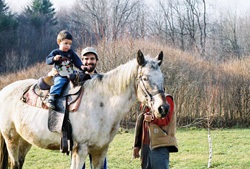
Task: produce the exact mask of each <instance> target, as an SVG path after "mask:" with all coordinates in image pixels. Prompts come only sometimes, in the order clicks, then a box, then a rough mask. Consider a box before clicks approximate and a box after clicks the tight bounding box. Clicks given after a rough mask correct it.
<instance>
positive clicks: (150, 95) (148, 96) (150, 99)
mask: <svg viewBox="0 0 250 169" xmlns="http://www.w3.org/2000/svg"><path fill="white" fill-rule="evenodd" d="M142 67H143V66H139V69H138V73H139V76H138V78H137V80H139V85H140V87H141V89H142V91H143V93H144V95H145V98H146V101H147V102H148V105H150V106H152V104H153V96H155V95H157V94H164V91H163V90H157V91H155V92H152V93H150V92H149V91H148V89H147V88H146V86H145V84H144V82H143V80H142Z"/></svg>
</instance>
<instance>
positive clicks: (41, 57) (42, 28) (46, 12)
mask: <svg viewBox="0 0 250 169" xmlns="http://www.w3.org/2000/svg"><path fill="white" fill-rule="evenodd" d="M18 21H19V23H20V27H19V36H20V49H21V50H24V49H26V50H28V53H29V56H28V57H29V64H33V63H35V62H40V61H45V58H46V56H47V55H48V54H49V52H50V51H51V50H52V49H54V48H55V47H56V45H57V44H56V39H55V38H56V31H55V26H56V23H57V22H56V17H55V8H53V4H52V3H51V2H50V0H33V1H32V4H31V5H30V6H27V7H26V8H25V9H24V12H23V13H22V14H21V15H20V16H19V17H18ZM21 46H23V47H21ZM26 53H27V52H26Z"/></svg>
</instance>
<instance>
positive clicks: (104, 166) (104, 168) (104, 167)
mask: <svg viewBox="0 0 250 169" xmlns="http://www.w3.org/2000/svg"><path fill="white" fill-rule="evenodd" d="M89 161H90V166H91V169H92V156H91V154H90V155H89ZM82 169H85V163H84V165H83V167H82ZM103 169H107V156H106V157H105V160H104V164H103Z"/></svg>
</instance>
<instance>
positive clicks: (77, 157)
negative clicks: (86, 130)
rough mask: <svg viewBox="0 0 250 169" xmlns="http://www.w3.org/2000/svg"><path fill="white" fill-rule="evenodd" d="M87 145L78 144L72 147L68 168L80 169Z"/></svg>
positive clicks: (86, 152) (85, 155) (86, 153)
mask: <svg viewBox="0 0 250 169" xmlns="http://www.w3.org/2000/svg"><path fill="white" fill-rule="evenodd" d="M87 150H88V149H87V146H86V145H84V144H79V145H77V146H75V147H74V149H73V151H72V159H71V167H70V169H82V167H83V165H84V163H85V159H86V157H87V155H88V151H87Z"/></svg>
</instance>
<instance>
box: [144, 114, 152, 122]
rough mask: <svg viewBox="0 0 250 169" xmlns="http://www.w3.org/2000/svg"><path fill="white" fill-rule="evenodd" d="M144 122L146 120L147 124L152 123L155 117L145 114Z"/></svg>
mask: <svg viewBox="0 0 250 169" xmlns="http://www.w3.org/2000/svg"><path fill="white" fill-rule="evenodd" d="M144 120H145V121H146V122H151V121H152V120H153V117H152V115H151V114H147V113H145V114H144Z"/></svg>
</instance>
